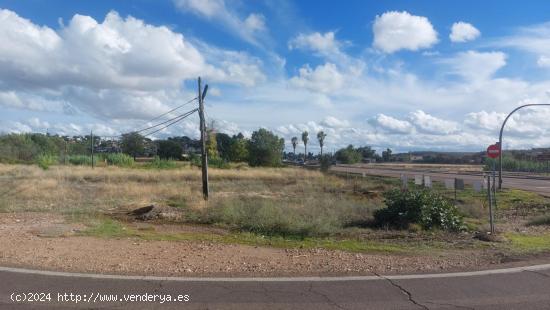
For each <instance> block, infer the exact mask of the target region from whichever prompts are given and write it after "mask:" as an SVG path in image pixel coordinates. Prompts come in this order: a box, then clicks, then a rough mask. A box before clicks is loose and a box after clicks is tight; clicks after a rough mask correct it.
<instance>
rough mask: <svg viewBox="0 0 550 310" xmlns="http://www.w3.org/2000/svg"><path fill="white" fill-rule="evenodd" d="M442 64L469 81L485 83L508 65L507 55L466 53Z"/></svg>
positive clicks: (501, 53) (498, 53)
mask: <svg viewBox="0 0 550 310" xmlns="http://www.w3.org/2000/svg"><path fill="white" fill-rule="evenodd" d="M442 62H443V63H447V64H449V65H450V66H451V73H453V74H457V75H460V76H462V77H463V78H464V79H466V80H467V81H483V80H487V79H489V78H491V77H492V76H493V74H495V72H496V71H497V70H498V69H500V68H502V67H504V66H505V65H506V54H504V53H503V52H477V51H466V52H460V53H458V54H456V55H455V56H454V57H452V58H449V59H446V60H443V61H442Z"/></svg>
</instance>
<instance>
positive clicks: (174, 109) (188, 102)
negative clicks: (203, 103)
mask: <svg viewBox="0 0 550 310" xmlns="http://www.w3.org/2000/svg"><path fill="white" fill-rule="evenodd" d="M195 100H197V97H195V98H193V99H191V100H189V101H187V102H186V103H184V104H182V105H180V106H177V107H175V108H173V109H172V110H170V111H168V112H166V113H163V114H161V115H159V116H157V117H155V118H153V119H150V120H148V121H147V123H150V122H152V121H154V120H157V119H159V118H161V117H163V116H164V115H166V114H170V113H172V112H174V111H176V110H177V109H179V108H181V107H184V106H186V105H188V104H190V103H191V102H193V101H195Z"/></svg>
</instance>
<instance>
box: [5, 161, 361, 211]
mask: <svg viewBox="0 0 550 310" xmlns="http://www.w3.org/2000/svg"><path fill="white" fill-rule="evenodd" d="M0 186H1V190H0V210H4V211H8V212H17V211H48V212H61V213H70V212H96V211H104V210H108V209H121V208H122V209H126V208H133V207H139V206H144V205H147V204H161V205H163V204H169V203H171V202H173V201H179V202H180V203H181V202H183V203H184V204H185V206H186V207H191V208H201V207H202V206H204V203H203V200H202V194H201V186H202V185H201V174H200V170H199V169H198V168H193V167H186V168H180V169H172V170H152V169H129V168H119V167H97V168H96V169H91V168H90V167H83V166H53V167H51V168H50V169H48V170H42V169H40V168H38V167H37V166H27V165H0ZM365 186H367V185H366V184H362V185H361V186H359V185H357V184H354V183H353V181H346V180H343V179H341V178H338V177H335V176H324V175H323V174H321V173H320V172H317V171H308V170H304V169H295V168H246V169H240V170H236V169H231V170H228V169H210V187H211V193H212V199H211V202H210V204H216V203H217V202H220V201H221V200H227V199H229V200H231V199H241V198H242V197H257V198H262V199H271V200H276V201H279V202H285V201H292V202H293V205H296V206H300V205H302V206H303V204H308V203H316V200H317V199H316V198H315V197H322V198H326V196H327V195H330V196H333V197H334V198H335V199H340V198H342V197H344V199H359V200H362V199H364V198H362V197H360V196H358V195H353V193H352V192H353V189H354V188H355V189H357V188H362V187H365Z"/></svg>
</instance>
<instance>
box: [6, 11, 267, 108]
mask: <svg viewBox="0 0 550 310" xmlns="http://www.w3.org/2000/svg"><path fill="white" fill-rule="evenodd" d="M205 10H206V9H205ZM0 36H1V37H3V38H7V40H5V42H3V44H0V86H1V90H0V105H3V106H8V107H12V108H22V109H32V110H46V111H68V110H71V106H74V107H77V108H79V109H81V110H83V111H85V112H87V113H91V114H93V115H96V116H101V117H107V118H149V117H151V116H154V115H156V114H158V113H159V112H163V111H166V110H168V109H169V107H168V106H167V105H166V104H167V103H169V104H170V105H174V104H177V103H178V102H180V103H181V102H182V101H184V100H186V99H187V98H186V97H189V96H191V94H186V93H185V92H182V91H181V90H180V86H181V83H182V81H184V80H187V79H193V80H194V79H195V78H196V77H197V76H198V75H199V74H201V75H203V77H205V78H206V79H207V80H210V81H212V82H218V83H226V84H240V85H246V86H253V85H255V84H256V83H257V82H260V81H263V80H265V76H264V74H263V72H262V70H261V66H262V63H261V61H259V60H258V59H256V58H254V57H250V56H249V55H248V54H246V53H243V52H235V51H228V50H222V49H218V48H215V47H212V46H207V45H206V44H203V43H202V42H200V41H196V42H194V44H192V43H191V42H190V41H189V40H187V39H186V38H184V36H183V35H181V34H179V33H175V32H173V31H172V30H170V29H169V28H167V27H164V26H153V25H148V24H145V23H144V22H143V21H141V20H138V19H135V18H133V17H127V18H121V17H120V16H119V15H118V14H117V13H116V12H110V13H109V14H107V16H106V17H105V20H104V21H103V22H97V21H96V20H94V19H93V18H91V17H89V16H82V15H75V16H74V17H73V18H72V19H71V20H70V22H69V23H68V25H67V26H64V27H62V28H61V29H60V30H58V31H54V30H52V29H50V28H48V27H40V26H37V25H35V24H33V23H32V22H31V21H29V20H27V19H24V18H21V17H20V16H18V15H17V14H15V13H14V12H12V11H9V10H0ZM207 59H208V61H207ZM72 110H74V109H72Z"/></svg>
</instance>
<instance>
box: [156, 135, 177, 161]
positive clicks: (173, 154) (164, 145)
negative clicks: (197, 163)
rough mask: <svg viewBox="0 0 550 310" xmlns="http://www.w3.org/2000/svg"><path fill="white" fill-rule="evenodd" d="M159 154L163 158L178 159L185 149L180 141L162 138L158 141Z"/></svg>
mask: <svg viewBox="0 0 550 310" xmlns="http://www.w3.org/2000/svg"><path fill="white" fill-rule="evenodd" d="M157 143H158V148H157V155H158V156H159V157H160V158H162V159H177V160H179V159H180V158H181V154H182V153H183V149H182V147H181V145H180V144H179V143H177V142H176V141H173V140H160V141H158V142H157Z"/></svg>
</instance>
